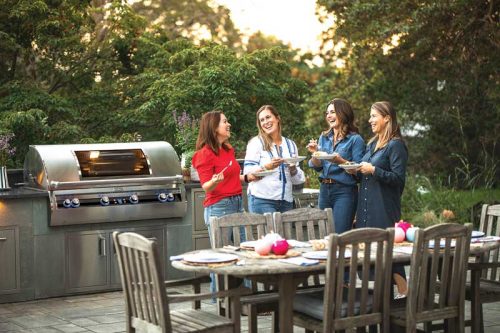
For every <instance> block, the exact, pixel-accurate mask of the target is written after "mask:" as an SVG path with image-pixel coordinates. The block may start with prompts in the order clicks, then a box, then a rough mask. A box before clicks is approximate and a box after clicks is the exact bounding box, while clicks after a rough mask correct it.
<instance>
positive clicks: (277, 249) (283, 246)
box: [271, 239, 288, 256]
mask: <svg viewBox="0 0 500 333" xmlns="http://www.w3.org/2000/svg"><path fill="white" fill-rule="evenodd" d="M271 251H273V253H274V254H277V255H279V256H280V255H283V254H285V253H287V252H288V242H287V241H286V239H278V240H277V241H275V242H274V243H273V246H272V247H271Z"/></svg>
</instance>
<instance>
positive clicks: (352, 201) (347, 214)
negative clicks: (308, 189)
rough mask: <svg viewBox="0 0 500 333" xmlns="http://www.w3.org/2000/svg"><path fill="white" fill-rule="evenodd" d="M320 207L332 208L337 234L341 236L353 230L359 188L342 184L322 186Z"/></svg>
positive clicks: (320, 189)
mask: <svg viewBox="0 0 500 333" xmlns="http://www.w3.org/2000/svg"><path fill="white" fill-rule="evenodd" d="M318 201H319V202H318V206H319V208H320V209H325V208H331V209H332V210H333V220H334V222H335V226H334V227H335V233H337V234H341V233H343V232H344V231H348V230H351V229H352V222H353V221H354V214H356V206H357V204H358V187H357V186H347V185H342V184H338V183H336V184H323V183H322V184H321V186H320V188H319V200H318Z"/></svg>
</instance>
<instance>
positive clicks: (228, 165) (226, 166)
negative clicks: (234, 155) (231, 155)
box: [219, 161, 233, 173]
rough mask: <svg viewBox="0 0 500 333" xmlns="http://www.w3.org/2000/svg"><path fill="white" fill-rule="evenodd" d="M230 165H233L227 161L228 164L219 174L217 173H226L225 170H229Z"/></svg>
mask: <svg viewBox="0 0 500 333" xmlns="http://www.w3.org/2000/svg"><path fill="white" fill-rule="evenodd" d="M231 165H233V161H229V164H228V165H227V166H226V167H225V168H224V169H222V170H221V172H219V173H223V172H224V171H226V169H227V168H229V167H230V166H231Z"/></svg>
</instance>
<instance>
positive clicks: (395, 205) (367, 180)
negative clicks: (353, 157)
mask: <svg viewBox="0 0 500 333" xmlns="http://www.w3.org/2000/svg"><path fill="white" fill-rule="evenodd" d="M376 144H377V142H376V141H374V142H372V143H370V144H369V145H368V146H367V147H366V152H365V155H364V156H363V158H362V161H363V162H369V163H371V164H372V165H373V166H374V167H375V172H374V173H373V175H371V174H366V175H363V174H361V173H360V176H361V177H362V178H361V186H360V188H359V197H358V209H357V213H356V227H357V228H362V227H374V228H384V229H385V228H388V227H392V226H394V223H396V222H398V221H399V220H400V218H401V195H402V194H403V189H404V187H405V180H406V165H407V163H408V149H407V148H406V145H405V143H404V142H403V141H402V140H399V139H392V140H391V141H389V143H388V144H387V145H386V146H385V147H383V148H382V149H379V150H377V151H374V150H375V146H376Z"/></svg>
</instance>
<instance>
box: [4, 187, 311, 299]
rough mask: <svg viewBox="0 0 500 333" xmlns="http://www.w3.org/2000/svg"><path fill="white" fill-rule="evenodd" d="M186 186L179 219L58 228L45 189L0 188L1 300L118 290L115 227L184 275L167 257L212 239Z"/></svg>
mask: <svg viewBox="0 0 500 333" xmlns="http://www.w3.org/2000/svg"><path fill="white" fill-rule="evenodd" d="M10 183H11V184H14V183H15V182H14V181H10ZM185 189H186V201H187V209H186V214H185V215H184V216H182V217H170V218H163V219H161V218H160V219H144V220H131V221H117V222H106V223H90V224H75V225H57V226H51V225H50V223H49V216H50V214H49V209H50V205H49V194H48V193H47V191H43V190H39V189H33V188H28V187H25V186H20V187H14V188H13V189H11V190H10V191H4V192H0V303H7V302H17V301H24V300H32V299H40V298H47V297H56V296H65V295H72V294H85V293H93V292H101V291H110V290H119V289H121V283H120V276H119V272H118V266H117V261H116V255H115V254H114V248H113V244H112V237H111V234H112V232H113V231H115V230H120V231H134V232H138V233H141V234H143V235H145V236H146V237H154V238H156V240H157V241H158V243H159V245H160V249H161V254H162V257H163V262H164V263H165V266H164V267H165V276H166V278H167V279H176V278H181V277H185V276H187V274H190V273H186V272H182V271H179V270H176V269H174V268H173V267H172V266H171V264H170V260H168V257H169V256H171V255H177V254H181V253H185V252H189V251H191V250H195V249H202V248H208V247H210V243H209V240H208V234H207V230H206V227H205V224H204V220H203V205H202V202H203V199H204V192H203V189H202V188H201V186H200V183H197V182H192V183H186V184H185ZM243 191H244V192H246V188H244V189H243ZM294 200H295V204H296V205H300V206H302V207H304V206H306V205H307V206H308V205H314V204H316V203H317V190H311V189H304V190H300V191H296V192H294ZM165 244H166V246H165Z"/></svg>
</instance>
